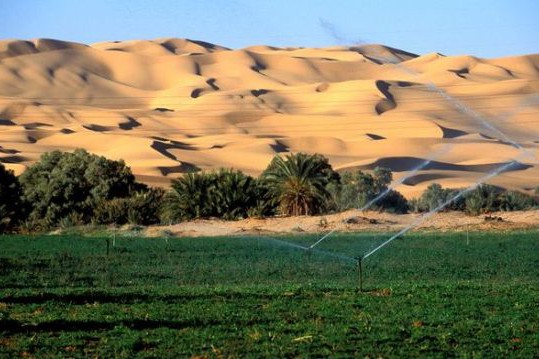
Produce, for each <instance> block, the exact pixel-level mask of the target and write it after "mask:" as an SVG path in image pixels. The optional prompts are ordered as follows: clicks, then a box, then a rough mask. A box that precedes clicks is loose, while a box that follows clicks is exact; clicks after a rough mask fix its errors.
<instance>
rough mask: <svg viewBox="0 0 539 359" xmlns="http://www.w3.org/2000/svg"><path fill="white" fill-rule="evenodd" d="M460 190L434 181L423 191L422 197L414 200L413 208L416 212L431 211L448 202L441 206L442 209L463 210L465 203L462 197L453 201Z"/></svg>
mask: <svg viewBox="0 0 539 359" xmlns="http://www.w3.org/2000/svg"><path fill="white" fill-rule="evenodd" d="M459 192H460V191H459V190H456V189H451V188H442V186H441V185H440V184H438V183H432V184H431V185H429V186H428V187H427V189H426V190H425V191H424V192H423V194H422V195H421V197H420V198H419V199H417V200H416V201H414V202H413V206H412V207H413V210H414V211H415V212H429V211H432V210H434V209H437V208H440V206H442V205H443V204H446V203H447V205H446V206H445V207H443V208H441V211H458V210H463V209H464V207H465V204H464V199H463V198H462V197H459V198H457V199H455V200H453V201H451V200H452V199H453V198H455V196H456V195H457V194H458V193H459ZM450 201H451V202H450Z"/></svg>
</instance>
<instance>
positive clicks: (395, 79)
mask: <svg viewBox="0 0 539 359" xmlns="http://www.w3.org/2000/svg"><path fill="white" fill-rule="evenodd" d="M445 94H447V95H445ZM538 97H539V54H531V55H522V56H516V57H506V58H498V59H483V58H477V57H474V56H444V55H441V54H438V53H432V54H425V55H422V56H418V55H416V54H412V53H409V52H406V51H402V50H398V49H394V48H389V47H385V46H382V45H364V46H355V47H330V48H275V47H269V46H252V47H248V48H244V49H239V50H233V49H228V48H225V47H222V46H218V45H214V44H210V43H205V42H200V41H193V40H185V39H156V40H151V41H146V40H145V41H142V40H141V41H123V42H118V41H115V42H103V43H97V44H91V45H85V44H78V43H71V42H64V41H58V40H49V39H37V40H31V41H23V40H2V41H0V162H2V163H4V165H6V166H7V167H8V168H11V169H13V170H14V171H15V172H16V173H18V174H20V173H21V172H22V171H24V170H25V168H27V167H28V166H30V165H31V164H32V163H34V162H35V161H36V160H38V159H39V157H40V155H41V154H42V153H44V152H47V151H51V150H56V149H60V150H65V151H71V150H73V149H75V148H85V149H87V150H88V151H90V152H92V153H96V154H99V155H104V156H106V157H108V158H112V159H124V160H125V161H126V163H127V164H128V165H129V166H130V167H131V168H132V170H133V172H134V173H135V175H136V176H137V178H138V179H139V180H140V181H143V182H145V183H148V184H151V185H157V186H164V187H166V186H167V185H168V184H169V183H170V181H171V180H172V179H174V178H177V177H178V176H181V175H182V173H184V172H187V171H192V170H194V169H202V170H209V169H215V168H219V167H232V168H237V169H240V170H242V171H245V172H246V173H249V174H251V175H257V174H259V173H260V172H261V171H262V170H263V169H264V168H265V167H266V166H267V164H268V163H269V161H270V160H271V159H272V158H273V156H275V155H276V154H278V153H287V152H300V151H304V152H310V153H314V152H318V153H322V154H324V155H326V156H327V157H328V158H329V160H330V162H331V164H332V165H333V166H334V168H336V169H338V170H347V169H363V170H370V169H373V168H374V167H376V166H379V165H381V166H386V167H389V168H391V169H392V170H393V171H395V173H394V177H395V181H398V180H399V179H401V178H403V177H405V176H408V175H409V174H410V173H411V172H410V171H411V170H413V168H414V167H416V166H418V165H420V164H421V163H423V161H425V160H432V162H431V163H430V164H429V165H428V166H426V167H425V168H424V169H423V170H421V171H420V172H418V173H417V174H416V175H414V176H411V177H410V178H408V179H407V180H406V181H405V182H404V183H403V184H401V185H399V186H398V187H397V190H399V191H400V192H402V193H403V194H405V195H406V196H407V197H413V196H416V195H418V194H420V193H421V192H422V191H423V190H424V189H425V188H426V186H428V185H429V184H430V183H432V182H438V183H441V184H442V185H443V186H447V187H464V186H468V185H470V184H472V183H474V182H475V181H476V180H477V179H478V178H481V177H482V176H484V175H485V174H487V173H489V172H490V171H493V170H495V169H496V168H498V167H499V166H501V165H503V164H504V163H508V162H510V161H512V160H515V159H516V160H517V161H518V165H516V166H513V167H512V168H510V169H509V170H507V171H505V172H503V173H502V174H501V175H499V176H496V177H493V178H491V179H489V182H490V183H492V184H494V185H499V186H502V187H505V188H510V189H518V190H521V191H528V192H530V191H532V190H533V189H534V188H535V187H537V186H539V164H538V159H537V157H538V155H539V117H538V115H539V98H538ZM450 98H451V99H454V102H452V101H450V100H449V99H450ZM487 121H488V122H487ZM515 144H518V145H517V146H515ZM519 146H521V147H522V148H524V150H523V149H522V148H520V147H519Z"/></svg>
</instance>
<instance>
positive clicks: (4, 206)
mask: <svg viewBox="0 0 539 359" xmlns="http://www.w3.org/2000/svg"><path fill="white" fill-rule="evenodd" d="M21 195H22V189H21V186H20V183H19V181H18V179H17V177H15V175H14V174H13V171H11V170H7V169H6V168H5V167H4V165H3V164H2V163H0V233H3V232H4V231H8V230H12V229H13V228H14V227H15V226H17V225H18V224H19V223H20V221H21V220H23V217H24V208H25V206H24V203H23V201H22V199H21Z"/></svg>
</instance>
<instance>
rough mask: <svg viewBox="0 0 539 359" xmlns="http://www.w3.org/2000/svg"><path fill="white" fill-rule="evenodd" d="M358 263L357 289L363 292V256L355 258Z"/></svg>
mask: <svg viewBox="0 0 539 359" xmlns="http://www.w3.org/2000/svg"><path fill="white" fill-rule="evenodd" d="M355 259H356V261H357V288H358V292H360V293H361V292H363V256H359V257H356V258H355Z"/></svg>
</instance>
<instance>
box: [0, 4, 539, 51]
mask: <svg viewBox="0 0 539 359" xmlns="http://www.w3.org/2000/svg"><path fill="white" fill-rule="evenodd" d="M0 14H2V20H1V21H0V38H1V39H8V38H19V39H32V38H38V37H47V38H55V39H62V40H70V41H77V42H84V43H92V42H99V41H109V40H128V39H153V38H157V37H186V38H191V39H197V40H204V41H208V42H212V43H216V44H220V45H224V46H228V47H232V48H241V47H244V46H249V45H257V44H267V45H274V46H316V47H322V46H330V45H336V44H350V45H353V44H360V43H381V44H385V45H389V46H393V47H397V48H400V49H403V50H407V51H411V52H415V53H419V54H424V53H429V52H441V53H444V54H447V55H458V54H473V55H476V56H482V57H498V56H508V55H516V54H527V53H538V52H539V51H538V50H539V37H538V36H537V34H539V21H538V15H539V1H538V0H459V1H457V0H453V1H447V0H430V1H426V0H408V1H407V0H400V1H394V0H355V1H353V0H333V1H332V0H326V1H322V0H273V1H265V2H262V1H249V0H213V1H210V0H189V1H184V0H153V1H143V0H89V1H80V0H0Z"/></svg>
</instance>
